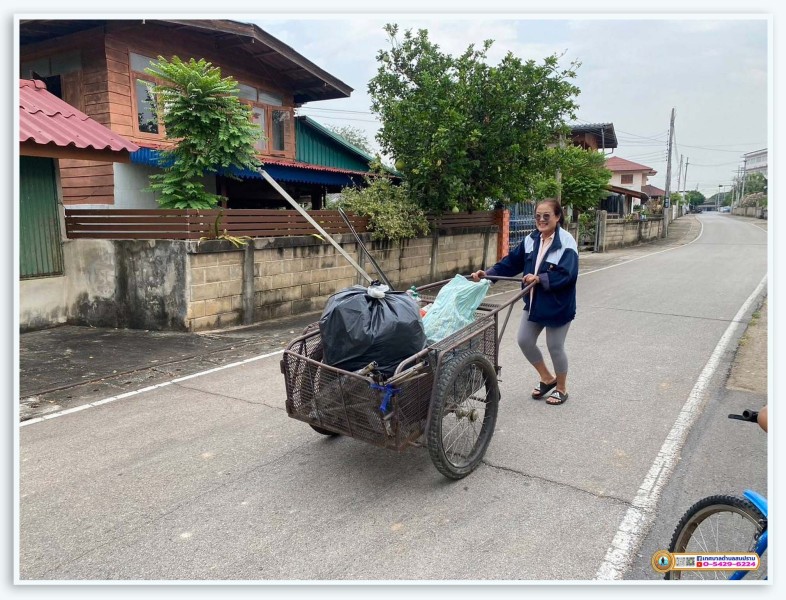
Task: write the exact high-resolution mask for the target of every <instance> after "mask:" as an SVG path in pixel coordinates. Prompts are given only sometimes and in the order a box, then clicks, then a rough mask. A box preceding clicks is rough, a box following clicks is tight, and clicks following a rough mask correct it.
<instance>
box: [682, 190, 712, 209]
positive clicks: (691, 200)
mask: <svg viewBox="0 0 786 600" xmlns="http://www.w3.org/2000/svg"><path fill="white" fill-rule="evenodd" d="M685 200H686V201H687V202H688V204H690V205H691V206H698V205H699V204H704V202H705V201H706V200H707V198H706V197H705V196H704V194H702V193H701V192H700V191H698V190H689V191H687V192H685Z"/></svg>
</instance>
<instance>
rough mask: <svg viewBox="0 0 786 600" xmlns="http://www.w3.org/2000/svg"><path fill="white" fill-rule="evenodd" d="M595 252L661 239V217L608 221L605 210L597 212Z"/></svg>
mask: <svg viewBox="0 0 786 600" xmlns="http://www.w3.org/2000/svg"><path fill="white" fill-rule="evenodd" d="M596 231H597V234H596V251H597V252H605V251H606V250H610V249H612V248H619V247H622V246H633V245H636V244H641V243H642V242H647V241H649V240H653V239H655V238H659V237H663V217H648V218H647V219H645V220H632V221H626V220H623V219H609V218H608V217H607V213H606V211H605V210H602V211H598V220H597V224H596Z"/></svg>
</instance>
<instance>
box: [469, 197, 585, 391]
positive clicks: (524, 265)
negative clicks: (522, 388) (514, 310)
mask: <svg viewBox="0 0 786 600" xmlns="http://www.w3.org/2000/svg"><path fill="white" fill-rule="evenodd" d="M564 223H565V217H564V215H563V212H562V206H561V205H560V203H559V202H558V201H557V200H554V199H547V200H542V201H540V202H539V203H538V204H537V206H536V207H535V227H537V231H533V232H532V234H531V235H529V236H527V237H526V238H525V239H524V241H523V242H521V243H520V244H519V245H518V246H517V247H516V249H515V250H513V251H512V252H511V253H510V254H508V255H507V256H506V257H505V258H503V259H502V260H501V261H499V262H498V263H497V264H496V265H494V266H493V267H491V268H490V269H488V270H487V271H483V270H480V271H475V272H474V273H472V279H473V280H474V281H479V280H480V279H482V278H483V277H490V276H494V275H496V276H500V277H513V276H515V275H518V274H519V273H524V274H525V275H524V277H523V279H522V281H523V285H529V284H530V283H532V282H535V285H534V286H533V288H532V289H531V290H530V293H529V294H525V295H524V315H522V318H521V325H520V326H519V332H518V338H517V339H518V344H519V347H520V348H521V351H522V352H523V353H524V356H525V357H526V359H527V360H528V361H529V362H530V363H531V364H532V366H533V367H535V369H536V370H537V372H538V375H540V382H539V384H538V386H537V387H536V388H535V389H534V390H533V391H532V397H533V398H534V399H536V400H540V399H541V398H547V399H546V402H547V403H548V404H551V405H552V406H556V405H559V404H563V403H565V401H566V400H567V399H568V389H567V381H568V357H567V355H566V354H565V338H566V337H567V335H568V329H569V328H570V322H571V321H572V320H573V318H574V317H575V316H576V280H577V279H578V275H579V254H578V248H577V247H576V240H574V239H573V236H572V235H570V234H569V233H568V232H567V231H566V230H565V229H563V227H562V226H563V225H564ZM543 329H545V330H546V345H547V346H548V349H549V355H550V356H551V362H552V363H553V365H554V374H552V373H551V371H549V369H548V367H547V366H546V363H545V362H544V360H543V355H542V354H541V352H540V350H539V349H538V346H537V340H538V336H539V335H540V334H541V332H542V331H543ZM552 390H553V391H552ZM549 392H551V394H550V395H548V394H549Z"/></svg>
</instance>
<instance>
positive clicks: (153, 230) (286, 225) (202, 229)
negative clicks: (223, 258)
mask: <svg viewBox="0 0 786 600" xmlns="http://www.w3.org/2000/svg"><path fill="white" fill-rule="evenodd" d="M309 215H311V217H312V218H313V219H314V220H315V221H316V222H317V223H319V224H320V225H321V226H322V228H323V229H324V230H325V231H327V232H328V233H329V234H331V235H333V234H341V233H349V228H348V227H347V226H346V224H345V223H344V220H343V219H342V218H341V215H340V214H339V213H338V211H336V210H315V211H310V212H309ZM219 216H220V220H219V221H218V223H216V219H218V218H219ZM347 216H348V217H349V220H350V222H351V223H352V226H353V227H354V228H355V231H357V232H358V233H363V232H366V231H368V218H367V217H359V216H357V215H353V214H348V215H347ZM428 219H429V223H430V225H431V226H432V227H438V228H441V229H453V228H460V227H479V226H491V225H494V224H495V222H494V213H493V212H485V211H484V212H474V213H447V214H444V215H440V216H434V215H432V216H429V217H428ZM65 223H66V235H67V237H68V238H69V239H73V238H98V239H115V240H116V239H169V240H172V239H174V240H198V239H200V238H210V237H213V234H214V231H215V229H216V227H218V231H219V233H224V230H226V233H227V234H229V235H233V236H248V237H252V238H254V237H282V236H292V235H311V234H313V233H315V230H314V227H313V226H312V225H311V224H310V223H309V222H308V221H306V219H305V218H303V216H302V215H300V214H299V213H298V212H296V211H294V210H270V209H228V210H225V211H221V210H218V209H215V210H203V211H197V210H176V209H169V210H167V209H150V210H148V209H111V208H110V209H69V208H67V209H66V210H65Z"/></svg>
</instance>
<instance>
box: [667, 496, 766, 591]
mask: <svg viewBox="0 0 786 600" xmlns="http://www.w3.org/2000/svg"><path fill="white" fill-rule="evenodd" d="M720 519H730V520H731V521H732V523H734V524H735V527H733V528H723V531H724V532H726V533H728V534H729V537H728V538H724V539H723V540H721V539H720V537H719V535H720V533H721V528H720V524H719V520H720ZM710 521H712V522H710ZM705 524H708V528H709V531H708V533H709V532H712V533H713V535H712V539H709V538H710V536H709V535H707V536H705V535H704V530H703V527H704V526H705ZM743 529H745V530H747V531H743ZM766 529H767V517H765V516H764V515H763V514H762V512H761V511H760V510H759V509H758V508H756V507H755V506H754V505H753V504H752V503H751V502H749V501H748V500H746V499H745V498H740V497H738V496H720V495H719V496H708V497H707V498H703V499H701V500H699V501H698V502H696V503H695V504H694V505H693V506H691V507H690V508H689V509H688V510H687V511H686V512H685V514H684V515H683V516H682V518H681V519H680V521H679V523H678V524H677V527H676V528H675V529H674V534H673V535H672V537H671V542H670V543H669V552H678V553H682V552H685V553H701V554H705V553H715V552H753V549H754V547H755V545H756V541H757V540H758V538H759V536H760V535H761V534H762V533H763V532H764V531H765V530H766ZM697 532H698V533H697ZM710 542H711V543H712V547H709V543H710ZM740 544H744V546H741V545H740ZM760 562H763V561H760ZM735 572H736V571H687V570H686V571H668V572H667V573H666V574H665V576H664V578H665V579H671V580H677V579H679V580H681V579H727V578H728V577H729V576H730V575H731V574H732V573H735ZM754 574H755V575H754ZM754 576H755V577H756V578H764V577H766V566H765V565H764V564H761V565H760V567H759V569H758V570H757V571H751V572H750V573H748V574H746V578H750V579H752V578H753V577H754Z"/></svg>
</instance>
